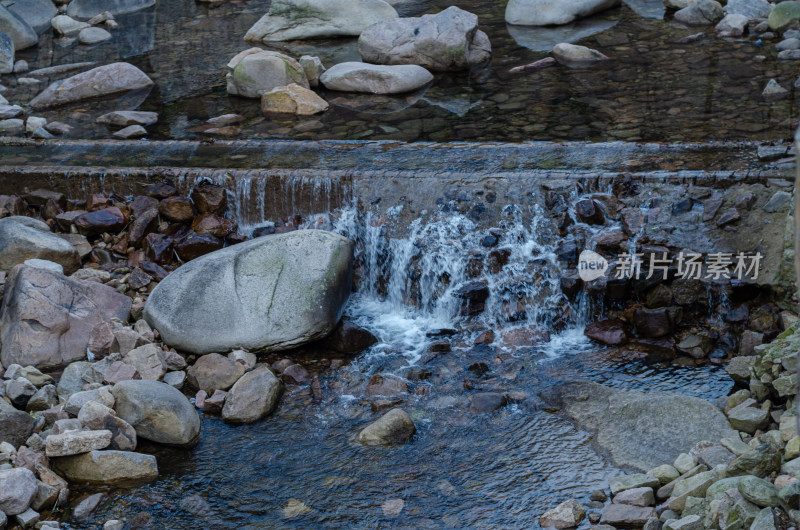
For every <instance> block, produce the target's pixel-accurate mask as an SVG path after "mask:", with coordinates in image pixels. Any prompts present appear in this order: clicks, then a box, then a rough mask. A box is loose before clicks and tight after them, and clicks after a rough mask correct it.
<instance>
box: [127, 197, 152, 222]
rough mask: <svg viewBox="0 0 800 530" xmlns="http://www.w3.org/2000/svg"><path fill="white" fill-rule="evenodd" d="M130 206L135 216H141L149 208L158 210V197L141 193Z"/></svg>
mask: <svg viewBox="0 0 800 530" xmlns="http://www.w3.org/2000/svg"><path fill="white" fill-rule="evenodd" d="M128 207H129V208H130V209H131V213H132V214H133V216H134V217H139V216H140V215H142V214H143V213H144V212H146V211H147V210H158V199H156V198H154V197H148V196H147V195H139V196H137V197H136V198H135V199H133V200H132V201H131V202H130V204H128Z"/></svg>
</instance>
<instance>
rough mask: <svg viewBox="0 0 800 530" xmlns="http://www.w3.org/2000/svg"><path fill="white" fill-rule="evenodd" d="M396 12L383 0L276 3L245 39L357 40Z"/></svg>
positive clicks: (291, 0) (278, 0) (288, 0)
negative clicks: (346, 38)
mask: <svg viewBox="0 0 800 530" xmlns="http://www.w3.org/2000/svg"><path fill="white" fill-rule="evenodd" d="M389 18H397V11H395V10H394V8H393V7H392V6H390V5H389V4H387V3H386V2H384V1H383V0H274V1H273V2H272V4H271V5H270V9H269V13H267V14H266V15H264V16H263V17H261V19H259V21H258V22H256V23H255V25H253V27H252V28H250V30H249V31H248V32H247V34H246V35H245V36H244V40H246V41H250V42H262V41H263V42H270V41H284V40H295V39H311V38H319V37H338V36H350V37H357V36H358V35H360V34H361V32H362V31H364V30H365V29H366V28H368V27H369V26H371V25H372V24H375V23H377V22H380V21H381V20H386V19H389Z"/></svg>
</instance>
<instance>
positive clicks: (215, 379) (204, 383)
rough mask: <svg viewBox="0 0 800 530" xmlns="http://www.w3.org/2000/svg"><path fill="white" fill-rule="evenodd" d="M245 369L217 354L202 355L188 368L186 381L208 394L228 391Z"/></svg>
mask: <svg viewBox="0 0 800 530" xmlns="http://www.w3.org/2000/svg"><path fill="white" fill-rule="evenodd" d="M244 372H245V368H244V366H243V365H242V364H240V363H237V362H235V361H233V360H231V359H228V358H227V357H223V356H222V355H220V354H218V353H209V354H208V355H203V356H202V357H200V358H199V359H197V361H196V362H195V363H194V365H193V366H191V367H189V369H188V370H187V372H186V376H187V380H188V381H189V384H190V385H192V387H194V388H196V389H198V390H205V391H206V392H208V393H209V394H211V393H213V392H214V391H215V390H228V389H229V388H230V387H232V386H233V385H234V383H236V381H238V380H239V378H240V377H241V376H242V375H244Z"/></svg>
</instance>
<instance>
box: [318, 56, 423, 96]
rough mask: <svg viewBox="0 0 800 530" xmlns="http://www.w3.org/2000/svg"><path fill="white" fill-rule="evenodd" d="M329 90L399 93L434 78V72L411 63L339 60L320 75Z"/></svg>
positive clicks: (413, 88) (410, 89)
mask: <svg viewBox="0 0 800 530" xmlns="http://www.w3.org/2000/svg"><path fill="white" fill-rule="evenodd" d="M319 80H320V82H321V83H322V84H323V85H325V88H327V89H328V90H339V91H342V92H365V93H367V94H402V93H403V92H410V91H412V90H416V89H418V88H421V87H423V86H425V85H427V84H428V83H430V82H431V81H433V74H431V73H430V72H429V71H427V70H426V69H425V68H423V67H421V66H417V65H413V64H405V65H395V66H385V65H377V64H369V63H357V62H349V63H339V64H337V65H335V66H333V67H332V68H330V69H329V70H327V71H326V72H325V73H324V74H322V76H321V77H320V79H319Z"/></svg>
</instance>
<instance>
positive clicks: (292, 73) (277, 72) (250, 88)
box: [226, 48, 308, 98]
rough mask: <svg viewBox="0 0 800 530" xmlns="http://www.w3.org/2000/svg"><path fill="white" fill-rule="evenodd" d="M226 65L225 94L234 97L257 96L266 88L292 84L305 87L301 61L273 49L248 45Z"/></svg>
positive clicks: (306, 82) (305, 80)
mask: <svg viewBox="0 0 800 530" xmlns="http://www.w3.org/2000/svg"><path fill="white" fill-rule="evenodd" d="M227 68H228V74H227V77H226V79H227V82H228V94H232V95H235V96H242V97H246V98H260V97H261V94H263V93H264V92H266V91H269V90H272V89H273V88H276V87H282V86H286V85H290V84H293V83H294V84H297V85H300V86H301V87H303V88H308V80H307V79H306V75H305V72H304V71H303V67H302V66H300V63H298V62H297V61H295V60H294V59H292V58H291V57H289V56H288V55H284V54H282V53H279V52H275V51H267V50H262V49H261V48H250V49H249V50H245V51H243V52H240V53H239V54H237V55H236V56H235V57H234V58H233V59H231V60H230V62H228V66H227Z"/></svg>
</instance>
